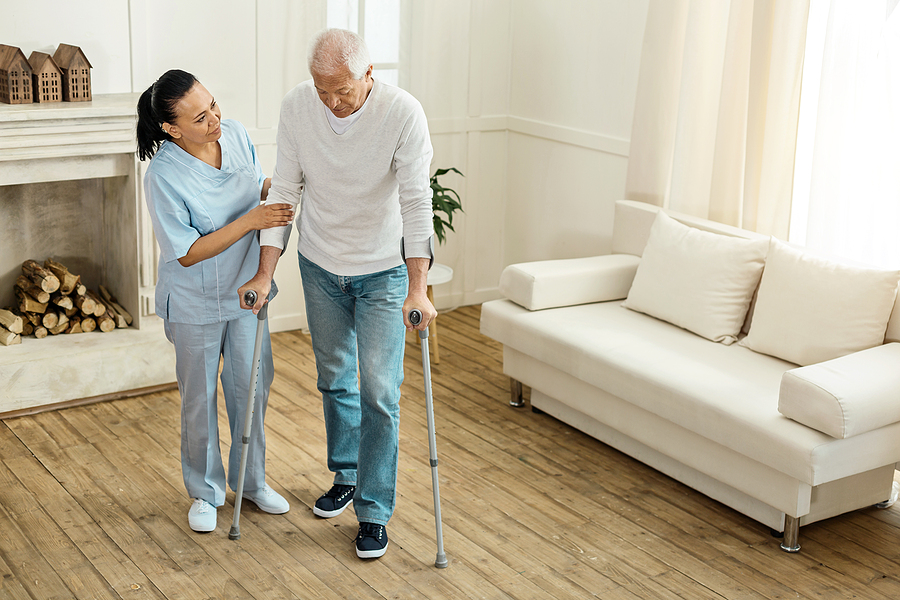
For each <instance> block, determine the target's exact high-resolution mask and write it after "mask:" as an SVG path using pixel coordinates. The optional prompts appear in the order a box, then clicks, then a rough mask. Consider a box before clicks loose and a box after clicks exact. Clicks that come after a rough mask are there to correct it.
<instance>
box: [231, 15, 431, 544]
mask: <svg viewBox="0 0 900 600" xmlns="http://www.w3.org/2000/svg"><path fill="white" fill-rule="evenodd" d="M308 61H309V71H310V73H311V75H312V80H311V81H305V82H303V83H301V84H300V85H298V86H297V87H295V88H294V89H293V90H291V91H290V92H288V94H287V96H285V98H284V100H283V102H282V105H281V118H280V122H279V125H278V158H277V162H276V166H275V171H274V174H273V177H272V188H271V190H270V191H269V196H268V200H267V203H288V204H290V205H291V206H292V207H295V206H296V205H297V204H300V208H299V211H298V217H297V224H298V230H299V242H298V252H299V262H300V274H301V278H302V281H303V293H304V296H305V300H306V314H307V319H308V322H309V331H310V334H311V336H312V345H313V351H314V353H315V357H316V369H317V372H318V389H319V391H320V392H321V393H322V402H323V405H324V412H325V431H326V435H327V446H328V448H327V450H328V468H329V470H331V471H332V472H333V473H334V486H333V487H332V488H331V489H330V490H329V491H328V492H326V493H325V494H324V495H323V496H322V497H320V498H319V499H318V500H317V501H316V504H315V508H314V509H313V512H314V513H315V514H316V515H318V516H320V517H323V518H331V517H335V516H337V515H339V514H340V513H341V512H342V511H343V510H344V509H345V508H346V507H347V505H348V504H349V503H350V502H353V505H354V508H355V510H356V516H357V520H358V521H359V534H358V535H357V537H356V553H357V555H358V556H359V557H360V558H376V557H379V556H382V555H383V554H384V553H385V551H386V550H387V545H388V537H387V530H386V528H385V526H386V525H387V522H388V520H389V519H390V518H391V515H392V513H393V510H394V504H395V498H396V484H397V459H398V454H399V403H400V384H401V382H402V380H403V349H404V343H405V335H404V334H405V332H406V330H411V329H414V328H415V329H420V330H424V329H425V328H426V327H427V326H428V325H429V324H430V323H431V321H432V320H433V319H434V317H435V316H436V314H437V313H436V311H435V309H434V307H433V306H432V304H431V302H429V300H428V298H427V296H426V279H427V275H428V267H429V264H430V259H431V258H432V242H431V237H432V235H433V226H432V215H433V213H432V208H431V188H430V185H429V178H428V173H429V167H430V163H431V157H432V148H431V141H430V139H429V134H428V124H427V121H426V118H425V113H424V111H423V110H422V107H421V105H420V104H419V102H418V101H416V100H415V98H413V97H412V96H411V95H410V94H408V93H407V92H405V91H403V90H401V89H399V88H396V87H393V86H391V85H388V84H385V83H382V82H381V81H379V80H377V79H374V78H373V77H372V64H371V61H370V60H369V52H368V49H367V48H366V44H365V42H364V41H363V40H362V38H360V37H359V36H358V35H356V34H354V33H352V32H349V31H344V30H340V29H328V30H325V31H323V32H321V33H319V34H318V35H317V36H316V38H315V39H314V40H313V41H312V43H311V45H310V51H309V56H308ZM301 191H302V195H303V202H302V203H300V196H301ZM281 229H282V230H283V228H281ZM282 233H283V231H281V230H279V229H278V228H272V229H267V230H265V231H264V232H263V233H262V234H261V237H260V244H261V246H262V251H261V254H260V261H259V271H258V273H257V274H256V276H255V277H254V278H253V279H252V280H250V281H249V282H248V283H247V284H245V285H244V286H243V287H241V289H240V290H239V291H238V294H239V295H240V297H241V298H243V292H244V291H245V290H246V289H254V290H257V291H258V292H260V293H259V298H260V300H259V301H258V302H257V304H256V306H253V307H252V308H253V310H254V311H258V310H259V309H260V308H262V304H263V302H264V300H263V299H264V298H266V295H267V293H268V290H269V282H271V280H272V276H273V273H274V271H275V265H276V263H277V261H278V257H279V256H280V254H281V252H282V245H283V241H282V240H283V237H282ZM401 239H402V243H403V247H404V250H405V252H403V253H401ZM404 257H405V261H404ZM404 262H405V264H404ZM245 308H249V307H245ZM412 309H418V310H420V311H421V312H422V315H423V319H422V321H421V322H420V323H419V324H418V325H417V326H415V327H413V325H412V324H411V323H410V322H409V320H408V318H407V315H408V314H409V312H410V311H411V310H412ZM404 325H405V328H404ZM357 373H358V374H359V376H358V377H357Z"/></svg>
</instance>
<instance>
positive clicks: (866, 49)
mask: <svg viewBox="0 0 900 600" xmlns="http://www.w3.org/2000/svg"><path fill="white" fill-rule="evenodd" d="M896 7H897V0H887V1H885V0H813V7H812V9H811V21H810V27H811V30H810V36H811V37H810V41H811V42H813V41H814V40H819V41H817V42H816V44H815V45H813V46H812V47H810V48H808V61H809V65H810V68H808V69H807V72H806V73H805V74H804V98H803V119H804V127H803V128H802V130H801V136H802V137H801V140H800V146H799V148H798V157H797V184H796V189H795V200H794V208H793V215H792V225H791V241H794V242H797V243H801V244H805V245H807V246H809V247H811V248H815V249H818V250H821V251H824V252H827V253H829V254H833V255H836V256H841V257H845V258H849V259H853V260H857V261H860V262H864V263H869V264H874V265H880V266H884V267H890V268H898V267H900V14H898V13H900V11H898V10H897V8H896ZM816 12H819V13H821V14H822V18H821V19H820V20H819V21H820V22H821V25H820V26H817V25H816V19H814V18H812V17H813V16H814V15H815V13H816ZM817 27H820V28H821V29H822V30H823V31H822V32H821V35H819V36H815V35H814V34H815V33H816V32H815V28H817ZM816 88H818V89H816ZM804 138H806V139H804ZM804 141H806V142H808V143H804Z"/></svg>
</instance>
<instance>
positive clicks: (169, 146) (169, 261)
mask: <svg viewBox="0 0 900 600" xmlns="http://www.w3.org/2000/svg"><path fill="white" fill-rule="evenodd" d="M219 145H220V146H221V149H222V168H221V169H216V168H215V167H212V166H210V165H208V164H206V163H205V162H203V161H202V160H200V159H198V158H196V157H194V156H192V155H191V154H189V153H188V152H186V151H184V150H183V149H182V148H181V147H180V146H178V145H177V144H175V143H173V142H168V141H167V142H163V144H162V145H161V146H160V148H159V150H158V151H157V152H156V154H155V155H154V156H153V159H152V160H151V161H150V166H149V167H148V168H147V173H146V175H145V176H144V193H145V196H146V198H147V207H148V208H149V209H150V218H151V220H152V221H153V231H154V233H155V234H156V239H157V241H158V242H159V249H160V256H159V278H158V281H157V283H156V314H157V315H159V316H160V317H162V318H163V319H166V320H168V321H170V322H173V323H190V324H194V325H206V324H209V323H218V322H221V321H230V320H232V319H237V318H240V317H244V316H246V315H247V314H248V312H247V311H246V310H243V309H241V307H240V304H239V302H238V296H237V290H238V288H239V287H240V286H242V285H243V284H245V283H246V282H248V281H250V279H252V278H253V276H254V275H256V271H257V268H258V267H259V239H258V236H257V232H256V231H251V232H250V233H248V234H247V235H245V236H244V237H242V238H241V239H240V240H238V241H237V242H235V243H234V244H232V245H231V246H230V247H229V248H228V249H226V250H225V251H224V252H222V253H221V254H219V255H218V256H214V257H212V258H208V259H206V260H202V261H200V262H199V263H197V264H195V265H192V266H190V267H183V266H182V265H181V263H179V262H178V259H179V258H182V257H184V256H185V255H186V254H187V253H188V250H189V249H190V247H191V245H192V244H193V243H194V242H196V241H197V240H198V239H199V238H200V237H201V236H204V235H207V234H210V233H212V232H213V231H216V230H217V229H219V228H221V227H224V226H225V225H227V224H228V223H231V222H232V221H234V220H235V219H237V218H238V217H241V216H243V215H244V214H246V213H248V212H250V210H252V209H253V208H255V207H256V206H258V205H259V194H260V190H261V189H262V185H263V182H264V181H265V178H266V177H265V175H263V172H262V168H261V167H260V164H259V160H258V158H257V156H256V150H255V149H254V147H253V143H252V142H251V141H250V136H249V135H248V134H247V130H246V129H244V126H243V125H241V124H240V123H239V122H238V121H235V120H233V119H225V120H223V121H222V137H220V138H219ZM276 292H277V288H276V287H275V283H274V282H272V292H271V293H270V295H269V298H270V299H271V298H272V297H274V296H275V293H276Z"/></svg>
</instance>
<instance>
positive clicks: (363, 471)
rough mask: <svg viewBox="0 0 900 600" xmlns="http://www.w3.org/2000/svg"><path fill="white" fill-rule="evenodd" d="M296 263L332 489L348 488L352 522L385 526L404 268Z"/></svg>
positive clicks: (394, 444)
mask: <svg viewBox="0 0 900 600" xmlns="http://www.w3.org/2000/svg"><path fill="white" fill-rule="evenodd" d="M299 258H300V275H301V280H302V282H303V294H304V296H305V300H306V318H307V321H308V322H309V332H310V335H311V337H312V346H313V352H314V353H315V356H316V371H317V373H318V383H317V386H318V389H319V391H320V392H321V393H322V403H323V405H324V410H325V434H326V438H327V446H328V469H329V470H330V471H332V472H333V473H334V474H335V475H334V483H336V484H342V485H355V486H356V493H355V495H354V496H353V507H354V510H356V517H357V519H358V520H359V521H361V522H369V523H379V524H381V525H386V524H387V522H388V520H389V519H390V518H391V515H392V514H393V512H394V505H395V502H396V490H397V462H398V457H399V450H400V438H399V436H400V384H401V383H402V382H403V350H404V345H405V333H406V327H405V326H404V324H403V301H404V300H405V299H406V290H407V288H408V286H409V283H408V282H409V280H408V276H407V272H406V267H405V266H399V267H396V268H393V269H389V270H387V271H382V272H380V273H372V274H369V275H359V276H353V277H348V276H339V275H334V274H332V273H329V272H328V271H325V270H324V269H322V268H320V267H318V266H317V265H315V264H314V263H312V262H310V261H309V260H307V259H306V258H304V257H303V256H302V255H300V257H299ZM357 357H358V360H357ZM357 368H358V369H359V377H358V378H357Z"/></svg>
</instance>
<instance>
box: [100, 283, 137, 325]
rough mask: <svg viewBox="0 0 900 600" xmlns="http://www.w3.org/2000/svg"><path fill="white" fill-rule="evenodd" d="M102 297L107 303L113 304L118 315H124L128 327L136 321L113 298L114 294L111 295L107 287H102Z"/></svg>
mask: <svg viewBox="0 0 900 600" xmlns="http://www.w3.org/2000/svg"><path fill="white" fill-rule="evenodd" d="M100 295H101V296H103V298H104V299H105V300H106V301H107V302H109V303H110V304H112V307H113V309H114V310H115V311H116V312H117V313H119V314H120V315H122V317H124V319H125V322H126V323H127V324H128V325H131V323H132V322H133V321H134V319H133V318H132V316H131V313H129V312H128V311H127V310H125V309H124V308H123V307H122V305H121V304H119V301H118V300H117V299H116V297H115V296H113V295H112V294H110V293H109V290H108V289H106V288H105V287H103V286H102V285H101V286H100ZM120 327H121V325H120Z"/></svg>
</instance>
